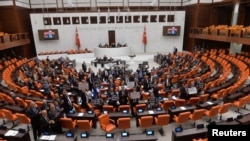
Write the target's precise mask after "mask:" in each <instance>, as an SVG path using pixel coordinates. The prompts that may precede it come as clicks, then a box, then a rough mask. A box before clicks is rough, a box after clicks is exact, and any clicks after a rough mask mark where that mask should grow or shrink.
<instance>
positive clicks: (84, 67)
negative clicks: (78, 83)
mask: <svg viewBox="0 0 250 141" xmlns="http://www.w3.org/2000/svg"><path fill="white" fill-rule="evenodd" d="M82 70H83V72H87V65H86V63H85V61H83V62H82Z"/></svg>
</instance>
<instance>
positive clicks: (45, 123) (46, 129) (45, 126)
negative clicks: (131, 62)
mask: <svg viewBox="0 0 250 141" xmlns="http://www.w3.org/2000/svg"><path fill="white" fill-rule="evenodd" d="M40 128H41V131H42V132H50V125H49V117H48V120H46V119H45V118H44V117H43V116H41V117H40Z"/></svg>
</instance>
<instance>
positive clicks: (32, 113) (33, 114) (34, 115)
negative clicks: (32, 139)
mask: <svg viewBox="0 0 250 141" xmlns="http://www.w3.org/2000/svg"><path fill="white" fill-rule="evenodd" d="M39 111H40V109H39V108H35V110H34V109H32V108H29V109H28V110H27V111H26V113H27V115H28V117H29V118H30V119H31V124H39V122H37V121H39V118H40V114H39Z"/></svg>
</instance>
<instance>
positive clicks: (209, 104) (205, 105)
mask: <svg viewBox="0 0 250 141" xmlns="http://www.w3.org/2000/svg"><path fill="white" fill-rule="evenodd" d="M218 104H220V101H218V100H217V101H212V100H209V101H207V102H204V103H199V104H198V105H197V108H198V109H207V110H209V109H210V108H211V107H213V106H216V105H218Z"/></svg>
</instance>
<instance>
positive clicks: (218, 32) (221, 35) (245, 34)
mask: <svg viewBox="0 0 250 141" xmlns="http://www.w3.org/2000/svg"><path fill="white" fill-rule="evenodd" d="M189 37H190V38H196V39H207V40H214V41H221V42H234V43H240V44H246V45H250V28H242V29H234V28H232V29H231V28H221V29H217V28H200V27H192V28H190V31H189Z"/></svg>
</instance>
